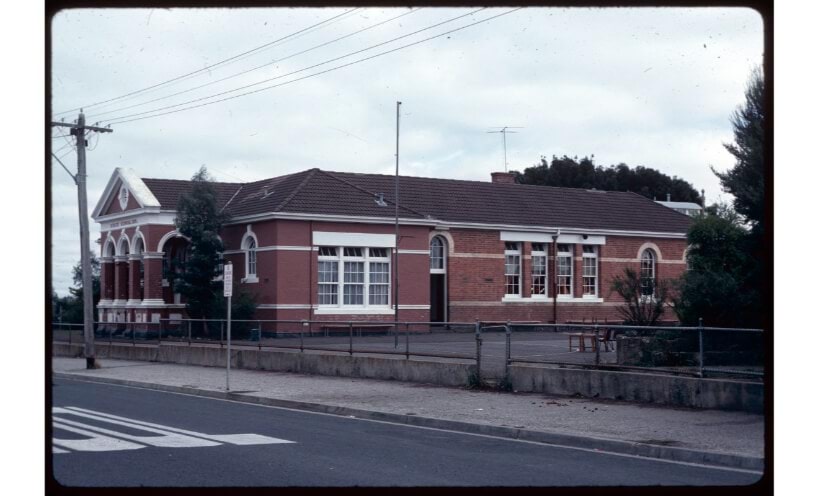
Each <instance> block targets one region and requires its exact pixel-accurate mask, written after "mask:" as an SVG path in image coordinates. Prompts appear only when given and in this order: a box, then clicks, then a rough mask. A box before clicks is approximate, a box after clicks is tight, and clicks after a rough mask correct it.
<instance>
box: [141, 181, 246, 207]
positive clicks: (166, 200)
mask: <svg viewBox="0 0 818 496" xmlns="http://www.w3.org/2000/svg"><path fill="white" fill-rule="evenodd" d="M142 182H144V183H145V185H146V186H147V187H148V188H149V189H150V190H151V193H153V196H155V197H156V199H157V200H159V204H160V205H161V206H162V208H163V209H166V210H175V209H176V205H177V203H179V198H181V197H182V195H184V194H186V193H189V192H190V190H191V189H192V187H193V182H192V181H184V180H178V179H150V178H148V179H145V178H143V179H142ZM211 184H212V185H213V187H214V188H215V189H216V200H217V201H218V203H219V205H221V206H223V205H224V204H226V203H227V202H228V201H229V200H230V198H231V197H232V196H233V195H234V194H235V193H236V191H238V190H239V188H241V186H242V185H241V184H238V183H217V182H213V183H211Z"/></svg>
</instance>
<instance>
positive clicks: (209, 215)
mask: <svg viewBox="0 0 818 496" xmlns="http://www.w3.org/2000/svg"><path fill="white" fill-rule="evenodd" d="M191 180H192V182H193V187H192V188H191V190H190V192H189V193H187V194H184V195H182V197H181V198H180V199H179V204H178V209H177V212H178V213H177V215H176V228H177V229H178V230H179V232H180V233H181V234H183V235H185V236H187V237H188V238H189V239H190V250H189V253H188V256H187V260H186V261H185V262H184V266H183V267H182V268H181V269H182V270H181V274H179V275H178V276H177V278H176V280H175V284H176V285H175V287H176V288H178V291H179V293H180V294H182V295H183V296H184V297H185V301H186V306H187V312H188V316H189V317H190V318H193V319H206V318H213V316H214V312H215V308H217V307H219V306H223V302H222V296H221V293H222V288H223V286H222V281H221V280H218V279H217V278H218V276H219V275H221V272H220V268H219V263H220V254H221V252H222V251H223V246H222V242H221V240H220V239H219V235H218V233H219V231H220V230H221V227H222V224H223V223H224V221H225V220H227V217H226V216H225V215H224V214H223V213H222V212H221V211H220V210H219V206H218V202H217V201H216V188H215V187H214V186H213V184H212V181H211V179H210V177H209V176H208V174H207V169H206V168H205V167H204V166H202V168H201V169H199V171H198V172H197V173H196V174H194V175H193V177H192V179H191Z"/></svg>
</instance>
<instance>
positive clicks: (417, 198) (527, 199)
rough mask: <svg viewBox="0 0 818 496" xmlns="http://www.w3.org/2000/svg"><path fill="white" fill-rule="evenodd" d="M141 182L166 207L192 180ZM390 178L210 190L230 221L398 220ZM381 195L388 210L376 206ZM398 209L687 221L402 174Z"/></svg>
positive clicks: (336, 175)
mask: <svg viewBox="0 0 818 496" xmlns="http://www.w3.org/2000/svg"><path fill="white" fill-rule="evenodd" d="M144 181H145V184H146V185H147V186H148V187H149V188H150V189H151V191H153V193H154V195H155V196H156V198H157V199H158V200H159V202H160V203H161V204H162V207H163V208H166V209H174V208H175V205H176V202H178V199H179V196H180V195H181V194H182V193H183V192H185V191H187V190H189V188H190V186H189V184H190V181H172V180H165V179H144ZM394 181H395V178H394V176H391V175H380V174H356V173H349V172H328V171H323V170H320V169H309V170H306V171H303V172H298V173H295V174H290V175H287V176H280V177H277V178H272V179H266V180H263V181H256V182H253V183H245V184H238V183H215V186H216V188H217V192H218V197H219V201H220V204H221V205H222V206H225V205H226V209H225V210H226V211H227V213H229V214H230V215H231V216H232V217H244V216H250V215H261V214H265V213H274V212H286V213H300V214H322V215H342V216H359V217H384V218H385V219H388V218H394V215H395V210H394V203H393V200H394V192H395V182H394ZM237 192H238V193H237ZM380 193H382V194H383V196H384V200H385V201H386V202H387V206H386V207H382V206H378V204H377V203H376V202H375V199H376V195H378V194H380ZM231 198H232V200H231ZM228 201H229V204H228ZM400 205H401V212H400V217H401V218H416V219H423V218H431V219H436V220H440V221H444V222H463V223H477V224H504V225H527V226H544V227H555V228H556V227H560V228H579V229H602V230H621V231H647V232H666V233H684V232H686V231H687V228H688V226H689V225H690V222H691V219H690V218H689V217H688V216H686V215H684V214H681V213H679V212H676V211H674V210H671V209H669V208H666V207H663V206H661V205H659V204H657V203H656V202H654V201H653V200H650V199H649V198H645V197H643V196H641V195H638V194H636V193H628V192H616V191H596V190H584V189H574V188H555V187H550V186H533V185H521V184H495V183H491V182H482V181H462V180H453V179H435V178H424V177H410V176H401V177H400Z"/></svg>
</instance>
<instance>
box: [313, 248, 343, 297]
mask: <svg viewBox="0 0 818 496" xmlns="http://www.w3.org/2000/svg"><path fill="white" fill-rule="evenodd" d="M322 257H333V258H335V257H337V252H336V248H334V247H326V246H322V247H321V248H319V249H318V304H319V305H337V304H338V282H339V281H338V262H337V261H335V260H322Z"/></svg>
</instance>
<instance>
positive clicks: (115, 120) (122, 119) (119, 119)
mask: <svg viewBox="0 0 818 496" xmlns="http://www.w3.org/2000/svg"><path fill="white" fill-rule="evenodd" d="M522 8H523V7H517V8H515V9H512V10H509V11H507V12H503V13H501V14H497V15H494V16H491V17H487V18H485V19H481V20H479V21H476V22H473V23H471V24H466V25H465V26H461V27H459V28H456V29H452V30H449V31H446V32H443V33H440V34H437V35H434V36H430V37H428V38H424V39H422V40H419V41H415V42H412V43H408V44H406V45H403V46H400V47H397V48H393V49H391V50H387V51H385V52H381V53H377V54H375V55H371V56H369V57H364V58H362V59H358V60H355V61H352V62H349V63H346V64H342V65H339V66H336V67H332V68H330V69H326V70H324V71H320V72H316V73H313V74H308V75H306V76H303V77H300V78H296V79H292V80H290V81H285V82H283V83H279V84H275V85H271V86H265V87H263V88H259V89H256V90H252V91H248V92H246V93H240V94H238V95H233V96H229V97H225V98H221V99H219V100H214V101H212V102H205V103H201V104H198V105H192V106H190V107H185V108H182V109H177V110H171V111H169V112H162V113H159V114H154V115H147V116H146V115H145V114H152V113H154V112H159V111H161V110H165V109H171V108H175V107H180V106H182V105H187V104H189V103H195V102H198V101H202V100H208V99H210V98H215V97H217V96H221V95H225V94H228V93H233V92H235V91H239V90H241V89H245V88H249V87H251V86H256V85H258V84H261V83H264V82H268V81H272V80H274V79H280V78H281V77H285V76H288V75H292V74H295V73H297V72H303V71H305V70H307V69H311V68H314V67H317V66H320V65H324V64H327V63H329V62H333V61H336V60H339V59H341V58H345V57H348V56H350V55H354V54H356V53H361V52H363V51H366V50H370V49H371V48H374V47H377V46H381V45H384V44H386V43H389V42H391V41H395V40H389V41H387V42H384V43H379V44H378V45H374V46H373V47H369V48H366V49H363V50H358V51H357V52H353V53H350V54H347V55H344V56H342V57H337V58H335V59H332V60H328V61H326V62H322V63H320V64H316V65H314V66H311V67H307V68H304V69H300V70H298V71H294V72H292V73H290V74H285V75H282V76H277V77H275V78H271V79H268V80H265V81H260V82H258V83H254V84H251V85H247V86H244V87H241V88H236V89H234V90H230V91H225V92H221V93H217V94H214V95H210V96H207V97H202V98H197V99H194V100H190V101H187V102H183V103H179V104H176V105H169V106H166V107H161V108H158V109H153V110H148V111H145V112H139V113H136V114H131V115H125V116H120V117H114V118H112V119H109V120H106V121H105V122H109V123H110V124H109V125H113V124H122V123H125V122H134V121H138V120H143V119H150V118H152V117H160V116H163V115H169V114H174V113H177V112H182V111H185V110H192V109H195V108H199V107H204V106H207V105H212V104H214V103H219V102H224V101H227V100H232V99H234V98H239V97H242V96H246V95H251V94H254V93H258V92H261V91H265V90H268V89H271V88H277V87H279V86H284V85H286V84H290V83H294V82H297V81H301V80H304V79H308V78H311V77H314V76H319V75H321V74H326V73H327V72H332V71H335V70H338V69H342V68H344V67H349V66H351V65H355V64H358V63H360V62H364V61H367V60H371V59H374V58H377V57H380V56H382V55H386V54H389V53H392V52H396V51H398V50H403V49H404V48H409V47H411V46H414V45H418V44H420V43H424V42H426V41H429V40H433V39H435V38H440V37H441V36H445V35H447V34H451V33H454V32H457V31H461V30H463V29H466V28H469V27H471V26H475V25H477V24H482V23H484V22H488V21H490V20H492V19H496V18H498V17H502V16H504V15H508V14H511V13H512V12H515V11H517V10H520V9H522ZM478 10H483V8H481V9H478ZM470 14H472V13H470ZM470 14H465V15H470ZM460 17H464V16H460ZM450 21H451V20H450ZM446 22H449V21H446ZM441 24H442V23H441ZM425 29H429V28H425ZM412 34H414V33H412ZM406 36H409V35H405V36H402V37H399V38H403V37H406ZM399 38H396V39H399ZM140 116H144V117H140ZM130 117H136V118H134V119H131V118H130Z"/></svg>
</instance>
